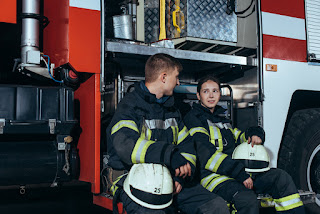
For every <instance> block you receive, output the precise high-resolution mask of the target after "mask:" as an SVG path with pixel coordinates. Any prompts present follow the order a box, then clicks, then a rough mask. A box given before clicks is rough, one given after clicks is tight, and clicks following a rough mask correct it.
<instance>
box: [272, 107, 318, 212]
mask: <svg viewBox="0 0 320 214" xmlns="http://www.w3.org/2000/svg"><path fill="white" fill-rule="evenodd" d="M278 167H279V168H281V169H284V170H285V171H287V172H288V173H289V174H290V175H291V176H292V178H293V180H294V182H295V184H296V186H297V188H298V189H301V190H307V191H313V192H315V193H316V194H317V197H316V205H315V204H313V205H311V206H308V205H307V206H306V207H307V209H308V211H310V212H309V213H320V197H319V196H320V109H306V110H300V111H297V112H295V113H294V114H293V116H292V118H291V119H290V122H289V125H288V128H287V131H286V133H285V135H284V138H283V142H282V145H281V147H280V151H279V159H278Z"/></svg>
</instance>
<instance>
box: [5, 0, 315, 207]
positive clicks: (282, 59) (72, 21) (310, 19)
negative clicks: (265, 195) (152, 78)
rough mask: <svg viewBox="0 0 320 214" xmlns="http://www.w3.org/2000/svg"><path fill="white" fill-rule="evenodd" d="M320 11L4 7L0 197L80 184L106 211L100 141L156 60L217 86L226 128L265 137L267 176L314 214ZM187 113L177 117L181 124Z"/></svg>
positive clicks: (251, 4) (47, 4) (225, 1)
mask: <svg viewBox="0 0 320 214" xmlns="http://www.w3.org/2000/svg"><path fill="white" fill-rule="evenodd" d="M319 9H320V1H316V0H313V1H311V0H291V1H289V0H281V1H278V0H242V1H235V0H159V1H154V0H45V1H44V0H17V1H13V0H2V1H1V7H0V28H1V34H0V44H1V50H0V53H1V57H0V62H1V64H0V65H1V67H0V83H1V85H0V94H1V96H0V144H1V150H0V163H1V167H0V172H1V173H0V186H17V188H21V187H28V185H31V184H44V183H46V184H50V185H51V186H56V185H58V184H59V183H63V182H68V181H72V180H79V181H84V182H88V183H91V192H92V193H93V201H94V203H95V204H97V205H99V206H103V207H105V208H107V209H110V210H111V209H112V196H111V195H110V194H109V193H108V192H106V191H105V184H104V182H103V180H104V178H103V176H101V172H102V171H103V169H104V167H105V166H106V165H107V161H108V155H107V153H106V151H107V148H106V145H107V144H106V139H105V129H106V126H107V125H108V121H110V119H111V117H112V115H113V113H114V111H115V110H116V108H117V104H118V103H119V102H120V100H121V99H122V98H123V97H124V96H125V94H126V93H127V92H130V90H131V89H132V84H133V83H134V82H136V81H140V80H143V75H144V64H145V62H146V60H147V58H148V57H149V56H150V55H153V54H155V53H167V54H170V55H172V56H174V57H176V58H177V59H179V61H180V62H181V63H182V65H183V67H184V70H183V72H182V73H181V76H180V82H181V85H180V86H179V87H177V88H176V89H175V96H176V100H177V103H178V105H179V106H181V107H183V106H185V105H184V104H188V103H192V102H193V101H194V93H195V85H196V83H197V82H196V81H197V79H198V78H200V77H202V76H204V75H206V74H208V73H211V74H214V75H215V76H217V77H218V78H219V79H220V80H221V81H222V83H223V91H222V92H223V96H222V100H221V103H220V104H221V105H222V106H224V107H225V108H226V110H227V111H226V116H227V117H229V118H230V119H232V121H233V125H234V126H236V127H239V128H240V129H243V130H245V129H246V128H247V127H249V126H253V125H259V126H262V127H263V128H264V130H265V132H266V142H265V147H266V148H267V150H268V151H269V154H270V156H271V163H270V165H271V166H272V167H278V168H282V169H284V170H285V171H287V172H288V173H289V174H290V175H291V176H292V178H293V179H294V182H295V184H296V185H297V187H298V188H299V190H301V192H300V193H301V195H303V194H304V193H305V192H309V193H307V194H306V195H307V196H306V198H308V197H309V199H310V200H312V199H311V198H313V200H314V201H315V204H316V206H314V207H313V208H312V209H314V210H315V211H316V210H319V207H320V196H319V194H320V128H319V127H320V84H319V79H320V67H319V66H320V63H319V62H320V38H319V36H318V35H319V30H320V17H319V15H318V11H319ZM185 109H187V108H181V112H182V114H183V113H184V110H185Z"/></svg>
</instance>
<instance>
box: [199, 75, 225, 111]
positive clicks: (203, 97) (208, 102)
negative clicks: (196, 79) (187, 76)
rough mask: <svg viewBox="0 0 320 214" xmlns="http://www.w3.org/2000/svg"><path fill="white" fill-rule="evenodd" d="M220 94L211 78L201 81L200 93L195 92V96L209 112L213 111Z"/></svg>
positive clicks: (217, 86)
mask: <svg viewBox="0 0 320 214" xmlns="http://www.w3.org/2000/svg"><path fill="white" fill-rule="evenodd" d="M220 96H221V93H220V88H219V85H218V84H217V83H216V82H213V81H212V80H208V81H207V82H205V83H203V84H202V86H201V90H200V93H197V97H198V100H199V101H200V103H201V105H202V106H204V107H206V108H208V109H209V110H210V111H211V112H213V111H214V108H215V107H216V105H217V104H218V102H219V100H220Z"/></svg>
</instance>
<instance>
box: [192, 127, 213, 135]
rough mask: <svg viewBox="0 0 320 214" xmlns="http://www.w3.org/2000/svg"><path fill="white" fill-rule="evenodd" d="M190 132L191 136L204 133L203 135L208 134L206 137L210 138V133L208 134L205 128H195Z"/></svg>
mask: <svg viewBox="0 0 320 214" xmlns="http://www.w3.org/2000/svg"><path fill="white" fill-rule="evenodd" d="M189 132H190V135H191V136H193V135H195V134H196V133H197V132H199V133H203V134H206V135H208V136H210V135H209V132H208V131H207V130H206V129H205V128H203V127H195V128H192V129H190V131H189Z"/></svg>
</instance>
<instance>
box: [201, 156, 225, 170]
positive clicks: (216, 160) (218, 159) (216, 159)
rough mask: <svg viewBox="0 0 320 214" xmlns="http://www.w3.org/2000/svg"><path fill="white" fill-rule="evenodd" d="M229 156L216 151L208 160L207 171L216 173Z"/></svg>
mask: <svg viewBox="0 0 320 214" xmlns="http://www.w3.org/2000/svg"><path fill="white" fill-rule="evenodd" d="M227 156H228V155H226V154H223V153H221V152H218V151H216V152H215V153H214V154H213V155H212V156H211V158H210V159H209V160H208V162H207V164H206V166H205V169H207V170H210V171H211V172H216V171H217V170H218V168H219V166H220V164H221V163H222V161H223V160H224V159H225V158H226V157H227Z"/></svg>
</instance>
